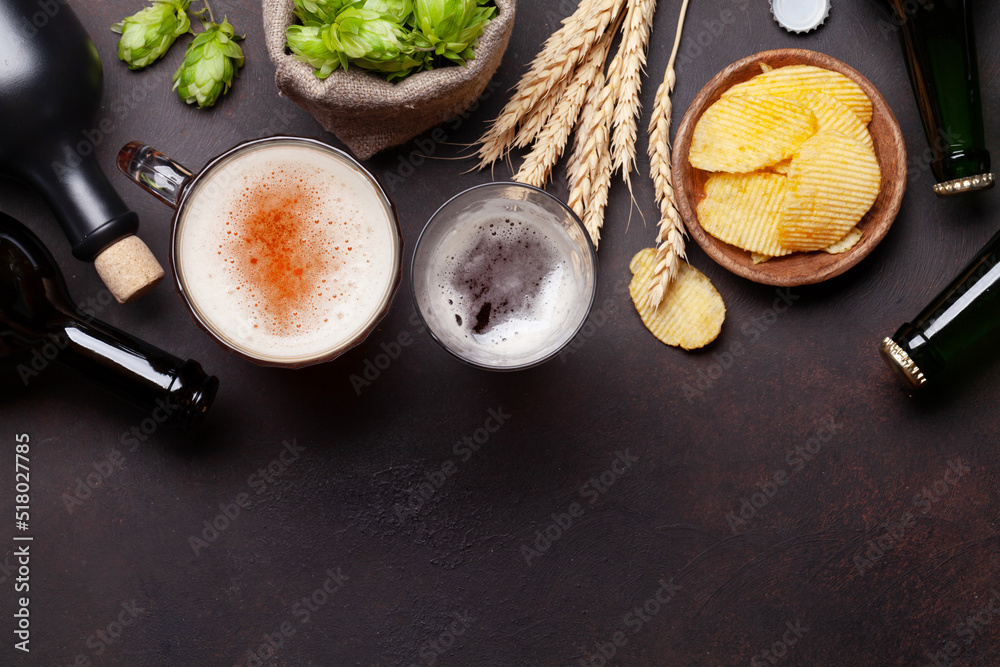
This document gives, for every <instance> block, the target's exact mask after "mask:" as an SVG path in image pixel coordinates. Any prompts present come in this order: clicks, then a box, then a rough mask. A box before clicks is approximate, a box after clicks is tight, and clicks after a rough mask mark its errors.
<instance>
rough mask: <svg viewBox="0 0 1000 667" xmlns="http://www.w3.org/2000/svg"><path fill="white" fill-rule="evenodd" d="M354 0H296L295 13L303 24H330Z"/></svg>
mask: <svg viewBox="0 0 1000 667" xmlns="http://www.w3.org/2000/svg"><path fill="white" fill-rule="evenodd" d="M351 2H352V0H295V15H296V16H298V17H299V20H300V21H302V24H303V25H329V24H330V23H333V19H334V17H335V16H337V13H338V12H340V10H341V9H343V8H344V7H345V6H347V5H349V4H350V3H351Z"/></svg>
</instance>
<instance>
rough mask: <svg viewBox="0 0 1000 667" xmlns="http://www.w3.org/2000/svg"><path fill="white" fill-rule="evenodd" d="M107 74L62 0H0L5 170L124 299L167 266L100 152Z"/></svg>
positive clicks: (106, 124) (0, 149)
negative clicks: (36, 196) (35, 196)
mask: <svg viewBox="0 0 1000 667" xmlns="http://www.w3.org/2000/svg"><path fill="white" fill-rule="evenodd" d="M103 83H104V78H103V69H102V66H101V58H100V55H98V52H97V47H96V46H95V45H94V42H93V41H92V40H91V39H90V37H89V36H88V35H87V32H86V30H84V28H83V26H82V25H81V24H80V21H79V20H78V19H77V17H76V15H75V14H74V13H73V10H72V9H71V8H70V7H69V5H68V4H67V3H66V0H58V1H56V0H53V1H52V2H51V3H48V2H38V0H0V176H6V177H9V178H13V179H17V180H19V181H21V182H24V183H27V184H28V185H30V186H31V187H32V188H34V189H35V190H37V191H38V192H39V193H40V194H41V195H42V196H43V197H44V198H45V200H46V201H47V202H48V204H49V206H50V207H51V208H52V211H53V213H54V214H55V217H56V220H57V221H58V222H59V224H60V226H61V227H62V229H63V232H64V233H65V234H66V238H67V239H69V242H70V245H71V246H72V248H73V256H74V257H76V258H77V259H80V260H83V261H87V262H94V264H95V266H96V268H97V271H98V273H99V274H100V275H101V279H102V280H104V282H105V284H107V286H108V288H109V289H110V290H111V292H112V294H114V296H115V298H116V299H117V300H118V301H120V302H122V303H125V302H128V301H132V300H134V299H137V298H139V297H140V296H142V295H143V294H145V293H146V292H147V291H149V290H150V289H152V288H153V287H154V286H155V285H156V284H157V283H159V282H160V281H161V280H162V279H163V275H164V274H163V269H162V268H161V267H160V264H159V262H158V261H157V260H156V258H155V257H154V256H153V254H152V253H151V252H150V251H149V248H147V247H146V245H145V244H144V243H143V242H142V241H141V240H140V239H139V237H138V236H136V232H137V230H138V228H139V217H138V216H137V215H136V214H135V212H133V211H131V210H130V209H129V208H128V206H126V204H125V202H123V201H122V199H121V197H120V196H118V193H117V192H116V191H115V189H114V188H113V187H112V186H111V183H110V182H108V179H107V178H106V176H105V174H104V172H103V170H102V169H101V166H100V165H99V164H98V161H97V158H96V155H95V153H96V151H97V148H98V145H99V144H100V143H101V141H102V140H103V137H104V135H105V134H106V133H107V132H108V131H109V129H110V127H111V120H110V119H109V118H100V119H99V118H98V114H99V112H100V108H101V92H102V88H103Z"/></svg>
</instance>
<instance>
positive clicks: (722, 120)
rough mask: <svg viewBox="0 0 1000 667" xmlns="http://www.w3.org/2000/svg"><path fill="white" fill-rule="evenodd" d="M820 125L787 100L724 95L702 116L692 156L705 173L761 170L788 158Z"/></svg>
mask: <svg viewBox="0 0 1000 667" xmlns="http://www.w3.org/2000/svg"><path fill="white" fill-rule="evenodd" d="M816 127H817V123H816V116H815V115H813V112H812V111H810V110H809V109H808V108H807V107H805V106H803V105H801V104H798V103H796V102H794V101H792V100H789V99H787V98H782V97H774V96H771V95H746V96H742V95H736V96H724V97H723V98H722V99H720V100H719V101H717V102H716V103H715V104H713V105H712V106H710V107H709V108H708V109H706V110H705V113H703V114H702V115H701V118H699V119H698V124H697V125H695V127H694V133H693V135H692V137H691V149H690V151H689V153H688V160H689V161H690V162H691V166H693V167H695V168H697V169H704V170H705V171H725V172H742V173H745V172H751V171H756V170H758V169H760V168H761V167H766V166H768V165H772V164H774V163H776V162H780V161H781V160H784V159H785V158H787V157H788V156H789V155H791V154H792V152H793V151H794V150H795V149H796V148H798V147H799V146H800V145H801V144H802V142H803V141H805V140H806V139H807V138H808V137H811V136H812V135H813V134H814V133H815V132H816Z"/></svg>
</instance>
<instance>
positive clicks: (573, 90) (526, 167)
mask: <svg viewBox="0 0 1000 667" xmlns="http://www.w3.org/2000/svg"><path fill="white" fill-rule="evenodd" d="M615 32H616V31H615V30H609V31H607V32H606V33H605V34H604V37H602V38H601V41H599V42H598V43H597V45H596V46H594V48H593V49H591V51H590V54H589V55H588V56H587V59H586V60H585V61H584V62H583V63H582V64H581V65H580V67H578V68H577V71H576V73H575V74H574V75H573V81H572V83H570V84H569V86H568V87H567V89H566V92H565V94H564V95H563V96H562V97H561V98H560V99H559V103H558V105H557V106H556V108H555V110H554V111H553V112H552V116H551V118H550V119H549V122H548V124H547V125H546V126H545V127H544V129H542V131H541V133H540V134H539V135H538V137H537V139H536V141H535V145H534V147H532V149H531V152H530V153H528V155H527V157H526V158H525V159H524V162H523V163H522V164H521V168H520V170H518V172H517V175H515V176H514V180H515V181H519V182H521V183H527V184H528V185H534V186H535V187H537V188H540V187H542V186H544V185H545V183H546V182H547V181H548V179H549V176H550V175H551V174H552V169H553V168H554V167H555V165H556V163H557V162H558V161H559V158H560V157H562V154H563V152H564V151H565V150H566V143H567V141H568V140H569V135H570V132H572V131H573V126H574V125H575V124H576V122H577V118H578V117H579V116H580V115H581V108H582V107H583V106H584V102H585V99H586V97H587V95H588V93H590V92H591V91H592V89H593V88H594V86H595V84H596V82H597V79H598V77H599V76H602V77H603V75H602V70H603V69H604V61H605V60H606V59H607V57H608V51H609V50H610V48H611V41H612V39H613V38H614V34H615Z"/></svg>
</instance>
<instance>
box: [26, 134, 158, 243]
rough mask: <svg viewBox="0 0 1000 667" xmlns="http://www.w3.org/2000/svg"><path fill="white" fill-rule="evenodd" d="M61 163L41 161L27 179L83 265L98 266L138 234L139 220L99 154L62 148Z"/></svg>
mask: <svg viewBox="0 0 1000 667" xmlns="http://www.w3.org/2000/svg"><path fill="white" fill-rule="evenodd" d="M55 155H56V157H55V158H54V159H51V160H45V159H44V158H43V157H42V156H41V155H39V156H38V157H37V158H35V160H36V161H37V162H38V164H35V165H34V166H33V168H31V169H29V170H28V172H27V174H26V177H27V178H28V179H29V180H30V181H31V183H32V185H34V186H35V188H37V189H38V190H39V191H40V192H41V193H42V194H43V195H44V196H45V199H46V201H48V203H49V205H50V206H51V207H52V210H53V212H54V213H55V216H56V220H58V221H59V225H60V226H61V227H62V229H63V232H64V233H65V234H66V238H67V239H69V242H70V245H71V246H72V248H73V256H74V257H76V258H77V259H80V260H83V261H87V262H92V261H94V258H95V257H97V255H99V254H100V253H101V251H103V250H104V249H105V248H107V247H108V246H110V245H111V244H113V243H115V242H116V241H118V240H120V239H122V238H124V237H126V236H130V235H132V234H135V233H136V231H137V230H138V229H139V216H138V215H136V214H135V212H133V211H131V210H129V208H128V206H126V205H125V202H124V201H122V198H121V197H120V196H119V195H118V193H117V192H116V191H115V189H114V188H113V187H112V186H111V183H110V182H109V181H108V179H107V176H105V174H104V172H103V171H102V170H101V167H100V165H99V164H98V163H97V160H96V158H95V157H94V156H93V154H88V155H87V156H85V157H81V156H80V155H79V153H78V152H76V151H75V150H74V149H73V148H71V147H69V146H62V147H61V148H59V149H58V151H57V152H56V153H55Z"/></svg>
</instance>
